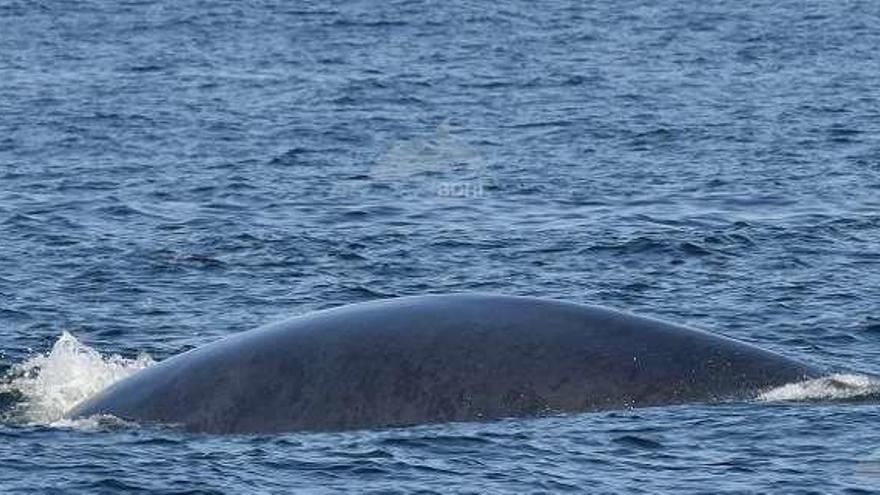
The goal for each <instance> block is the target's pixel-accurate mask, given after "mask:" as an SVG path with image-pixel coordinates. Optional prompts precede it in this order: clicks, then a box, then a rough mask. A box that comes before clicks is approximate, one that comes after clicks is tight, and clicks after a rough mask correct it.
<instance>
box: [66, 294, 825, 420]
mask: <svg viewBox="0 0 880 495" xmlns="http://www.w3.org/2000/svg"><path fill="white" fill-rule="evenodd" d="M816 375H817V371H816V370H815V369H813V368H811V367H809V366H807V365H804V364H802V363H799V362H797V361H794V360H791V359H788V358H785V357H783V356H780V355H778V354H775V353H772V352H769V351H765V350H763V349H760V348H757V347H754V346H752V345H748V344H745V343H742V342H738V341H735V340H732V339H729V338H726V337H722V336H719V335H713V334H709V333H706V332H702V331H699V330H694V329H690V328H685V327H681V326H677V325H673V324H669V323H664V322H661V321H657V320H654V319H649V318H643V317H638V316H633V315H630V314H626V313H620V312H617V311H612V310H609V309H604V308H599V307H591V306H582V305H577V304H572V303H566V302H560V301H554V300H542V299H535V298H528V297H512V296H497V295H484V294H454V295H432V296H416V297H403V298H397V299H387V300H380V301H375V302H369V303H362V304H355V305H350V306H343V307H339V308H335V309H330V310H325V311H319V312H316V313H312V314H308V315H305V316H301V317H297V318H293V319H291V320H289V321H286V322H283V323H278V324H274V325H269V326H265V327H262V328H258V329H256V330H252V331H248V332H243V333H240V334H236V335H233V336H231V337H228V338H225V339H222V340H219V341H217V342H214V343H212V344H209V345H206V346H204V347H201V348H199V349H195V350H192V351H189V352H186V353H183V354H180V355H178V356H175V357H173V358H170V359H168V360H166V361H163V362H161V363H159V364H157V365H155V366H153V367H151V368H148V369H146V370H143V371H140V372H138V373H136V374H135V375H133V376H131V377H129V378H127V379H125V380H122V381H120V382H118V383H116V384H114V385H113V386H111V387H109V388H108V389H107V390H105V391H103V392H102V393H100V394H99V395H98V396H96V397H94V398H92V399H90V400H88V401H86V402H84V403H82V404H80V405H79V406H77V407H76V408H75V409H74V410H73V411H71V413H70V414H69V416H70V417H84V416H90V415H94V414H112V415H114V416H117V417H120V418H123V419H126V420H133V421H136V422H140V423H167V424H174V425H179V426H182V427H184V428H186V429H189V430H194V431H206V432H222V433H250V432H254V433H256V432H281V431H295V430H340V429H351V428H367V427H381V426H395V425H413V424H420V423H436V422H447V421H470V420H481V419H490V418H502V417H514V416H537V415H547V414H556V413H562V412H576V411H598V410H605V409H615V408H628V407H644V406H656V405H664V404H677V403H684V402H694V401H720V400H740V399H748V398H751V397H754V396H755V395H756V394H757V393H758V392H760V391H761V390H762V389H767V388H769V387H774V386H779V385H782V384H785V383H790V382H794V381H798V380H801V379H804V378H807V377H812V376H816Z"/></svg>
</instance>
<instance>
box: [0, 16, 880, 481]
mask: <svg viewBox="0 0 880 495" xmlns="http://www.w3.org/2000/svg"><path fill="white" fill-rule="evenodd" d="M878 47H880V3H877V2H872V1H840V2H818V1H815V2H814V1H809V0H796V1H788V0H782V1H775V2H764V1H756V2H720V1H699V2H698V1H685V2H649V1H622V2H620V1H610V0H603V1H599V2H571V3H568V2H559V1H548V2H541V3H540V5H538V4H533V3H530V2H494V3H472V2H442V3H440V2H438V3H433V2H381V3H380V2H365V1H353V2H322V3H316V2H276V1H271V0H248V1H241V2H224V1H217V2H207V1H200V0H181V1H177V2H158V1H149V0H143V1H136V0H130V1H120V2H110V1H105V0H82V1H77V2H63V1H43V0H27V1H25V0H4V1H2V2H0V350H2V355H0V363H2V366H3V367H4V368H6V369H7V370H8V371H7V378H6V379H5V382H6V385H5V386H4V388H3V390H4V391H3V392H2V393H0V409H2V410H3V411H4V413H3V415H4V417H7V420H6V421H5V423H4V424H2V425H0V437H2V441H0V487H2V489H3V491H9V492H25V491H44V490H46V491H48V490H52V489H55V490H57V491H58V492H63V493H68V492H73V491H81V492H84V493H94V492H128V491H136V490H142V491H149V492H156V493H178V492H189V491H200V492H242V493H245V492H247V493H249V492H254V491H257V492H286V491H288V490H303V491H305V490H315V491H340V492H361V491H372V490H376V491H383V492H410V491H419V490H422V491H426V492H450V491H451V492H472V493H484V492H491V491H509V492H532V491H537V492H559V491H574V492H582V491H591V492H607V491H621V492H632V493H656V492H658V491H682V492H694V491H711V492H752V491H782V492H795V491H804V492H806V491H814V492H823V493H824V492H829V491H830V492H849V493H871V492H873V491H876V490H878V489H880V432H878V429H877V420H878V418H880V406H878V403H877V401H876V400H873V399H866V398H864V397H862V398H858V397H857V398H851V399H847V400H837V401H807V402H785V401H784V402H762V401H759V402H755V403H745V404H727V405H713V406H707V405H697V406H677V407H669V408H654V409H644V410H633V411H620V412H610V413H601V414H583V415H573V416H566V417H556V418H543V419H537V420H505V421H498V422H492V423H485V424H456V425H435V426H426V427H418V428H408V429H391V430H380V431H364V432H346V433H336V434H304V435H300V434H295V435H284V436H267V437H252V436H250V437H249V436H240V437H239V436H232V437H223V436H202V435H188V434H185V433H181V432H178V431H174V430H168V429H153V428H139V427H134V426H130V425H129V426H126V425H119V424H115V423H106V424H105V423H104V422H99V423H97V424H92V425H88V426H83V425H66V424H63V423H61V424H58V423H54V420H56V419H57V416H58V415H59V413H57V412H54V413H51V414H50V413H47V412H46V411H49V412H52V411H55V410H56V409H58V408H59V407H61V406H59V404H60V405H64V404H68V403H69V402H70V401H72V400H74V399H75V398H76V397H78V396H77V395H76V394H81V393H83V391H84V390H86V391H87V390H89V387H90V386H91V387H94V386H96V384H101V383H104V382H101V381H100V380H109V381H112V379H115V378H118V377H119V376H121V375H124V374H126V373H128V372H130V370H131V369H133V368H135V367H138V366H142V365H146V364H148V362H149V359H150V358H148V357H146V355H149V356H152V358H155V359H164V358H166V357H168V356H170V355H173V354H176V353H178V352H180V351H183V350H186V349H189V348H192V347H195V346H199V345H202V344H205V343H207V342H210V341H212V340H214V339H216V338H219V337H222V336H225V335H228V334H231V333H234V332H238V331H242V330H246V329H249V328H252V327H254V326H257V325H260V324H263V323H266V322H270V321H274V320H279V319H283V318H286V317H289V316H291V315H295V314H301V313H305V312H307V311H310V310H315V309H320V308H326V307H331V306H336V305H340V304H345V303H351V302H358V301H366V300H372V299H376V298H382V297H390V296H395V295H410V294H423V293H432V292H435V293H436V292H449V291H462V290H467V291H472V290H479V291H491V292H502V293H508V294H520V295H535V296H542V297H556V298H562V299H566V300H571V301H577V302H585V303H593V304H603V305H607V306H612V307H615V308H620V309H625V310H629V311H633V312H637V313H640V314H645V315H651V316H655V317H660V318H663V319H667V320H671V321H674V322H677V323H685V324H690V325H694V326H697V327H701V328H706V329H710V330H713V331H717V332H721V333H724V334H727V335H730V336H733V337H736V338H739V339H742V340H745V341H748V342H752V343H755V344H758V345H761V346H763V347H766V348H770V349H773V350H776V351H779V352H781V353H784V354H787V355H790V356H793V357H797V358H800V359H803V360H806V361H810V362H813V363H817V364H820V365H822V366H827V367H829V368H837V369H846V370H855V371H858V372H861V373H878V372H880V313H878V306H880V305H878V302H880V289H878V287H880V271H878V267H880V249H878V247H880V106H878V101H880V84H878V81H880V55H878ZM63 331H68V332H70V333H71V334H73V335H75V336H76V338H77V339H79V341H81V342H83V343H85V345H86V346H87V347H85V346H83V344H80V343H79V342H77V341H76V340H75V339H74V338H73V337H72V336H70V335H66V334H64V335H62V332H63ZM59 336H62V337H61V338H60V339H59ZM53 344H54V345H55V348H56V351H57V353H56V351H53V353H52V354H51V355H50V357H40V356H41V355H43V354H44V353H48V352H49V351H50V349H52V348H53ZM102 355H103V356H104V357H103V358H102V357H101V356H102ZM59 356H61V357H59ZM71 356H74V357H71ZM138 356H140V357H138ZM41 373H42V374H41ZM52 377H60V378H65V379H66V378H70V379H71V380H72V381H71V383H73V385H71V384H70V383H68V384H67V385H65V386H64V387H62V386H59V385H58V381H57V380H55V379H54V378H52ZM60 378H59V380H60ZM13 382H14V383H16V384H17V385H15V386H10V384H11V383H13ZM22 383H25V384H26V385H27V386H25V385H21V384H22ZM65 387H67V388H65ZM36 399H39V401H42V402H39V404H38V405H39V407H40V408H41V409H40V411H41V413H46V414H45V415H44V416H39V415H37V416H34V415H33V414H32V415H31V416H28V414H30V413H28V412H27V410H26V408H27V407H28V404H30V405H31V406H34V404H35V402H34V401H35V400H36ZM29 401H30V402H29ZM53 407H54V408H55V409H52V408H53ZM23 411H24V412H23ZM23 417H24V419H23ZM28 418H30V420H28Z"/></svg>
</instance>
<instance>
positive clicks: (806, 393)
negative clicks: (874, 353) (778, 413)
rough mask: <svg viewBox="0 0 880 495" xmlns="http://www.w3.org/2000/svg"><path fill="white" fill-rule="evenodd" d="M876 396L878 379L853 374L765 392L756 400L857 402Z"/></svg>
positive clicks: (799, 383)
mask: <svg viewBox="0 0 880 495" xmlns="http://www.w3.org/2000/svg"><path fill="white" fill-rule="evenodd" d="M878 395H880V378H878V377H874V376H869V375H861V374H855V373H834V374H831V375H828V376H823V377H821V378H814V379H811V380H804V381H802V382H797V383H789V384H787V385H783V386H781V387H776V388H773V389H770V390H766V391H764V392H762V393H761V394H760V395H759V396H758V400H761V401H765V402H776V401H812V400H859V399H871V398H875V397H877V396H878Z"/></svg>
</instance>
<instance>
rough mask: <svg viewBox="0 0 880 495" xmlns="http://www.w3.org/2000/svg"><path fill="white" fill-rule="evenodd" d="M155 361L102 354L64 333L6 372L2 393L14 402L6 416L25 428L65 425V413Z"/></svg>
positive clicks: (142, 356)
mask: <svg viewBox="0 0 880 495" xmlns="http://www.w3.org/2000/svg"><path fill="white" fill-rule="evenodd" d="M154 363H155V361H154V360H153V358H151V357H150V356H149V355H147V354H141V355H140V356H138V357H137V358H136V359H126V358H124V357H122V356H119V355H116V354H113V355H109V356H102V355H101V353H99V352H98V351H96V350H95V349H92V348H91V347H88V346H87V345H85V344H83V343H81V342H80V341H79V340H77V339H76V337H74V336H73V335H72V334H70V333H68V332H63V333H62V334H61V336H60V337H59V338H58V340H57V341H56V342H55V344H54V345H53V346H52V349H51V350H50V351H49V352H48V353H46V354H39V355H37V356H34V357H32V358H30V359H28V360H27V361H25V362H22V363H19V364H16V365H14V366H12V368H11V369H10V370H9V371H8V372H7V375H6V377H5V379H4V380H3V383H2V384H0V393H6V394H11V395H13V396H15V397H16V399H17V402H16V403H15V405H14V407H13V408H12V410H11V411H8V412H7V413H6V415H7V416H8V417H7V418H5V419H6V420H8V421H12V422H16V423H23V424H44V425H54V424H58V425H66V424H67V423H68V422H65V421H63V420H62V418H63V416H64V413H66V412H67V411H69V410H70V409H71V408H72V407H73V406H75V405H76V404H78V403H79V402H81V401H83V400H85V399H87V398H89V397H91V396H93V395H95V394H96V393H98V392H100V391H101V390H103V389H104V388H106V387H107V386H109V385H110V384H112V383H114V382H116V381H118V380H121V379H122V378H125V377H126V376H128V375H130V374H132V373H134V372H135V371H138V370H140V369H143V368H146V367H148V366H150V365H152V364H154Z"/></svg>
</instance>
